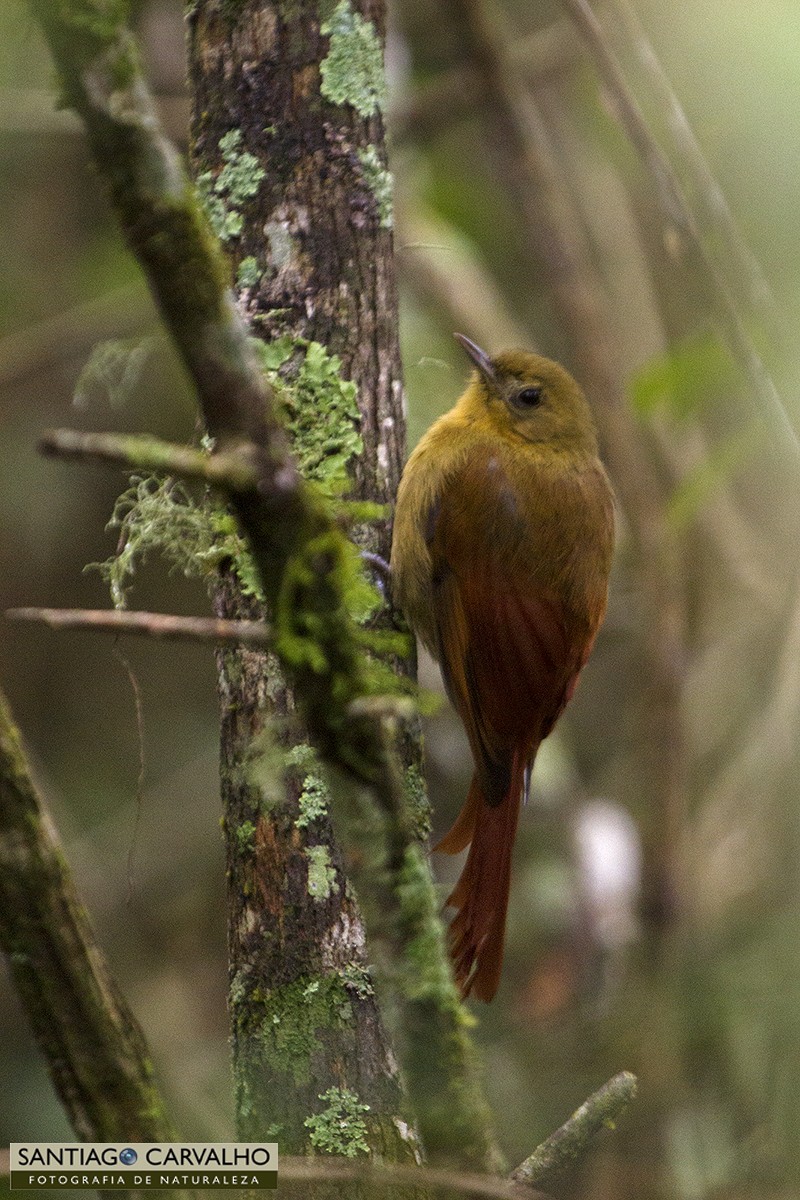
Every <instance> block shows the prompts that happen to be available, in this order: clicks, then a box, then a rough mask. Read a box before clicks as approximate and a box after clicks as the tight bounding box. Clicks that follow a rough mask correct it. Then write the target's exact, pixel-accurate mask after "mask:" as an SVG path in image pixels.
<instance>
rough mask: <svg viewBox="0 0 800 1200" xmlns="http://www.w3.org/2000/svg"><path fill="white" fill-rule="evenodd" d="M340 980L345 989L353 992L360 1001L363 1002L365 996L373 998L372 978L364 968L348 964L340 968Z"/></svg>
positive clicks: (358, 964) (357, 964) (359, 965)
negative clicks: (342, 981)
mask: <svg viewBox="0 0 800 1200" xmlns="http://www.w3.org/2000/svg"><path fill="white" fill-rule="evenodd" d="M342 979H343V980H344V985H345V987H347V988H349V989H350V990H351V991H352V992H355V994H356V996H358V997H359V999H361V1000H365V999H366V998H367V996H374V994H375V989H374V987H373V986H372V976H371V975H370V973H369V971H368V970H367V968H366V967H362V966H361V964H360V963H348V964H347V966H346V967H343V968H342Z"/></svg>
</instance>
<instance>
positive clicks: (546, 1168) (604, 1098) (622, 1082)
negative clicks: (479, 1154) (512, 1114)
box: [511, 1071, 637, 1183]
mask: <svg viewBox="0 0 800 1200" xmlns="http://www.w3.org/2000/svg"><path fill="white" fill-rule="evenodd" d="M636 1086H637V1083H636V1076H635V1075H631V1073H630V1072H629V1071H621V1072H620V1073H619V1075H615V1076H614V1078H613V1079H609V1081H608V1083H604V1084H603V1086H602V1087H601V1088H598V1090H597V1091H596V1092H593V1093H592V1095H591V1096H590V1097H589V1099H588V1100H585V1101H584V1102H583V1104H582V1105H581V1106H580V1108H579V1109H577V1110H576V1111H575V1112H574V1113H573V1114H572V1116H571V1117H570V1118H569V1120H568V1121H565V1122H564V1124H563V1125H562V1126H561V1128H560V1129H557V1130H556V1132H555V1133H553V1134H551V1135H550V1137H549V1138H547V1140H546V1141H544V1142H542V1144H541V1146H538V1147H537V1148H536V1149H535V1150H534V1152H533V1154H531V1156H530V1158H526V1159H525V1161H524V1162H523V1163H520V1165H519V1166H518V1167H517V1168H516V1170H515V1171H512V1173H511V1178H512V1179H514V1180H517V1181H519V1182H521V1183H541V1182H542V1181H543V1180H544V1179H547V1178H549V1177H550V1176H551V1175H555V1174H557V1172H559V1171H561V1170H563V1168H564V1167H566V1166H569V1165H570V1164H571V1163H573V1162H574V1161H575V1160H576V1159H577V1158H580V1156H581V1155H582V1154H584V1153H585V1151H586V1149H587V1147H588V1145H589V1143H590V1142H591V1141H592V1139H593V1138H594V1137H596V1135H597V1134H598V1133H599V1132H600V1130H601V1129H603V1128H607V1129H613V1128H614V1125H615V1123H616V1121H617V1120H618V1118H619V1117H620V1116H621V1115H622V1114H623V1113H624V1112H625V1110H626V1108H627V1107H628V1105H629V1104H630V1103H631V1101H632V1100H633V1099H634V1097H635V1095H636Z"/></svg>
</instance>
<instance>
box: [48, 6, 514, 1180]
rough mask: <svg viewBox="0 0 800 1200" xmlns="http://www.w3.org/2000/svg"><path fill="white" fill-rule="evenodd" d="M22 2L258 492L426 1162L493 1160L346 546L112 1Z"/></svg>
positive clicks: (265, 571) (224, 445) (259, 518)
mask: <svg viewBox="0 0 800 1200" xmlns="http://www.w3.org/2000/svg"><path fill="white" fill-rule="evenodd" d="M29 6H30V8H31V11H32V12H33V13H34V15H35V16H36V18H37V19H38V21H39V24H40V25H41V27H42V30H43V32H44V34H45V37H46V40H47V42H48V44H49V46H50V50H51V52H52V54H53V57H54V59H55V63H56V67H57V69H58V73H59V76H60V83H61V88H62V92H63V95H64V97H65V99H66V102H67V103H68V104H70V105H71V106H72V107H73V108H75V109H76V110H77V112H78V113H79V115H80V116H81V118H82V119H83V121H84V124H85V126H86V130H87V135H88V139H89V144H90V147H91V150H92V152H93V155H94V158H95V161H96V164H97V168H98V171H99V174H100V176H101V177H102V178H103V179H104V181H105V182H106V184H107V186H108V189H109V192H110V196H111V201H112V203H113V205H114V208H115V210H116V213H117V216H118V218H119V221H120V224H121V227H122V229H123V232H124V234H125V236H126V238H127V240H128V243H129V245H130V247H131V249H132V251H133V252H134V254H135V255H136V256H137V258H138V260H139V263H140V265H141V266H142V268H143V270H144V272H145V275H146V277H147V279H148V282H149V284H150V287H151V289H152V291H153V294H154V296H155V298H156V300H157V303H158V305H159V307H160V309H161V312H162V315H163V317H164V321H165V323H166V325H167V327H168V329H169V331H170V333H171V335H172V337H173V339H174V341H175V344H176V347H177V349H178V352H179V353H180V355H181V357H182V359H183V361H184V364H185V366H186V369H187V371H188V372H189V375H190V377H191V379H192V381H193V383H194V385H195V387H196V389H197V394H198V398H199V401H200V405H201V408H202V412H203V416H204V419H205V423H206V427H207V429H208V431H209V433H210V434H211V436H212V437H213V438H214V439H215V441H216V444H217V446H218V448H219V451H220V454H219V456H218V457H219V458H222V457H223V456H224V455H225V454H226V453H227V452H228V451H230V450H234V451H235V450H236V448H237V447H242V446H246V447H248V465H249V467H252V469H253V470H254V472H255V481H254V485H253V486H251V487H250V488H249V489H248V490H240V491H231V492H230V499H231V503H232V506H233V508H234V511H235V513H236V515H237V517H238V519H239V522H240V524H241V527H242V530H243V532H244V533H245V534H246V535H247V537H248V540H249V543H250V547H251V550H252V554H253V560H254V562H255V565H256V568H257V570H258V572H259V575H260V577H261V581H262V584H263V588H264V593H265V597H266V600H267V603H268V606H269V609H270V612H271V613H272V616H273V624H274V631H275V650H276V653H277V654H278V657H279V659H280V662H281V666H282V668H283V669H284V670H285V672H286V675H287V677H288V678H289V680H290V681H291V682H292V684H293V686H294V689H295V693H296V695H297V698H298V702H299V706H300V709H301V714H302V716H303V719H304V721H305V724H306V726H307V728H308V730H309V734H310V736H311V739H312V741H313V742H314V744H315V745H316V748H317V749H318V751H319V752H320V754H321V757H322V759H323V761H324V762H326V763H327V765H328V767H329V769H330V773H331V778H332V782H333V783H334V790H335V798H336V803H335V807H334V811H333V817H334V820H335V822H336V825H337V831H338V832H340V834H341V841H342V846H343V851H344V859H345V866H346V868H347V870H348V873H349V874H350V875H351V877H352V878H353V881H354V883H355V886H356V891H357V893H358V898H359V902H360V905H361V908H362V911H363V914H364V918H365V926H366V930H367V937H368V940H369V943H370V950H371V953H372V954H373V955H374V961H375V962H376V964H377V966H378V971H377V976H378V985H379V986H383V987H384V988H385V989H386V994H387V995H386V998H387V999H389V1000H392V1001H394V1004H393V1005H392V1004H390V1006H389V1007H390V1009H391V1011H392V1012H393V1013H394V1016H395V1018H396V1019H395V1032H396V1034H397V1040H398V1052H399V1054H400V1057H401V1063H402V1067H403V1069H404V1076H405V1081H406V1084H407V1086H408V1090H409V1096H410V1099H411V1103H412V1105H413V1107H414V1110H415V1114H416V1117H417V1122H418V1127H419V1131H420V1134H421V1136H422V1140H423V1143H424V1145H425V1147H426V1150H427V1153H428V1157H429V1160H430V1161H432V1162H440V1163H442V1164H443V1165H444V1164H452V1163H457V1164H459V1165H463V1166H465V1167H468V1168H470V1169H474V1170H487V1171H491V1170H493V1169H494V1167H495V1165H496V1157H495V1150H494V1142H493V1138H492V1134H491V1119H490V1115H489V1111H488V1108H487V1105H486V1102H485V1100H484V1098H483V1096H482V1094H481V1091H480V1088H479V1086H478V1084H477V1075H476V1072H475V1067H474V1063H473V1061H472V1053H473V1052H472V1050H471V1046H470V1042H469V1037H468V1034H467V1025H466V1017H465V1013H464V1010H463V1007H462V1006H461V1004H460V1002H459V1000H458V996H457V993H456V991H455V987H454V984H453V981H452V975H451V973H450V968H449V963H448V960H447V955H446V951H445V945H444V935H443V931H442V926H441V921H440V919H439V903H438V900H437V897H436V893H435V890H434V888H433V884H432V881H431V877H430V869H429V867H428V865H427V863H426V862H425V860H424V858H423V855H422V850H421V848H420V847H419V845H418V844H417V842H416V841H415V837H414V832H413V828H412V826H411V823H410V820H409V819H408V816H407V814H406V803H405V796H404V792H403V787H402V781H401V779H400V777H399V773H398V770H397V766H396V763H395V761H394V755H393V753H392V752H391V746H390V741H391V739H390V737H389V735H388V733H387V730H386V728H385V725H386V724H387V722H386V721H385V720H381V719H376V718H374V717H371V716H366V715H363V714H362V715H358V716H353V715H352V714H351V713H350V712H349V705H350V703H351V702H352V701H353V700H355V699H357V698H358V697H359V696H361V695H363V694H365V693H366V692H368V690H369V689H368V687H367V679H366V664H365V661H364V654H363V649H362V645H361V642H360V640H359V638H358V636H357V634H356V631H355V628H354V626H353V623H352V621H351V619H350V617H349V615H348V608H347V603H346V587H347V582H346V581H347V579H348V578H349V574H350V567H349V564H350V563H351V551H350V548H349V546H348V545H347V543H346V539H345V538H344V535H343V534H342V532H341V530H339V529H338V528H337V527H336V526H335V524H334V523H333V522H332V520H331V518H330V516H329V514H328V511H327V509H326V507H325V506H324V505H323V504H322V502H321V501H320V500H319V498H318V497H317V495H316V494H315V493H313V492H312V491H311V490H310V489H309V488H308V487H307V486H306V485H305V484H304V483H303V481H302V479H301V478H300V475H299V473H298V471H297V468H296V466H295V464H294V462H293V461H292V459H291V456H290V453H289V446H288V442H287V439H286V435H285V433H284V432H283V430H282V428H281V426H280V424H279V421H278V417H277V413H276V406H275V403H274V396H273V393H272V390H271V388H270V387H269V386H268V384H267V383H266V381H265V379H264V377H263V376H262V374H261V372H260V371H259V370H258V367H257V364H256V361H255V357H254V354H253V349H252V346H251V345H250V344H249V341H248V337H247V333H246V330H245V329H244V327H243V325H242V323H241V321H240V320H239V317H238V315H237V313H236V309H235V306H234V303H233V300H232V297H231V294H230V291H229V289H228V283H229V279H230V268H229V266H228V264H227V263H226V262H225V260H224V258H223V256H222V253H221V251H220V248H219V246H218V244H217V243H216V242H215V241H214V239H213V238H212V236H211V234H210V232H209V230H208V227H207V224H206V221H205V218H204V217H203V215H202V213H201V211H200V208H199V206H198V204H197V201H196V199H195V196H194V193H193V190H192V188H191V185H190V183H189V180H188V178H187V177H186V174H185V172H184V169H183V165H182V163H181V160H180V157H179V155H178V154H177V153H176V151H175V149H174V148H173V147H172V146H171V145H170V144H169V143H168V142H167V141H166V139H165V138H164V136H163V133H162V132H161V130H160V128H159V125H158V121H157V118H156V114H155V110H154V107H153V103H152V100H151V98H150V95H149V93H148V91H147V88H146V85H145V82H144V80H143V78H142V76H141V73H140V67H139V60H138V57H137V55H136V52H135V47H134V44H133V41H132V38H131V35H130V33H129V31H128V30H127V28H126V27H125V25H124V23H123V22H122V20H121V19H120V18H119V16H118V10H117V9H104V14H103V17H102V18H99V17H98V10H97V7H96V4H94V3H92V2H90V0H62V3H60V4H58V5H53V4H52V2H51V0H29ZM207 461H210V460H207ZM166 469H169V468H168V467H167V468H166ZM221 482H222V483H223V485H224V483H225V480H221ZM422 949H424V954H425V961H424V962H421V961H420V959H421V957H422V955H421V950H422Z"/></svg>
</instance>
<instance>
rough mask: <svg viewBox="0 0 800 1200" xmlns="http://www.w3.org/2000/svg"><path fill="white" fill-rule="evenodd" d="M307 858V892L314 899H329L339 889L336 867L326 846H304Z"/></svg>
mask: <svg viewBox="0 0 800 1200" xmlns="http://www.w3.org/2000/svg"><path fill="white" fill-rule="evenodd" d="M306 858H307V859H308V894H309V896H312V897H313V898H314V900H317V901H322V900H329V899H330V897H331V896H332V895H333V894H334V893H335V892H338V890H339V885H338V883H337V882H336V868H335V867H334V865H333V863H332V862H331V855H330V851H329V850H328V847H327V846H306Z"/></svg>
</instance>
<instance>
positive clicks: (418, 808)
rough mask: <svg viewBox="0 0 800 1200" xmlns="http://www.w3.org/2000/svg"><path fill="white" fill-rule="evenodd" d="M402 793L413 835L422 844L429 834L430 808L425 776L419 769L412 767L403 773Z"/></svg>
mask: <svg viewBox="0 0 800 1200" xmlns="http://www.w3.org/2000/svg"><path fill="white" fill-rule="evenodd" d="M403 792H404V795H405V801H406V806H407V809H408V815H409V817H410V818H411V823H412V825H413V828H414V833H415V835H416V837H417V838H418V839H419V841H421V842H424V841H425V840H426V839H427V838H428V837H430V833H431V806H430V801H429V800H428V788H427V786H426V783H425V776H424V775H423V774H422V771H421V770H420V769H419V767H417V766H415V765H412V766H410V767H408V768H407V769H406V770H405V771H404V772H403Z"/></svg>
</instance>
